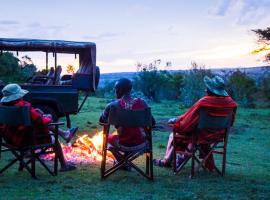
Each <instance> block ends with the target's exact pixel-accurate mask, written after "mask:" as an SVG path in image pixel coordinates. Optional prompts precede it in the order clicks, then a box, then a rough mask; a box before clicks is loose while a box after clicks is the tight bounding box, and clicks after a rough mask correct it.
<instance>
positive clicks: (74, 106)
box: [0, 38, 100, 127]
mask: <svg viewBox="0 0 270 200" xmlns="http://www.w3.org/2000/svg"><path fill="white" fill-rule="evenodd" d="M4 51H15V52H17V55H18V52H20V51H41V52H45V55H46V72H48V73H50V72H49V71H48V54H49V53H52V54H53V56H54V70H53V71H54V72H53V73H51V74H47V75H44V76H34V77H32V78H31V79H30V80H29V81H28V82H27V83H24V84H21V87H22V88H24V89H26V90H28V91H29V93H28V94H27V95H26V96H25V99H26V100H27V101H29V102H31V103H32V105H33V106H34V107H36V108H40V109H41V110H43V111H44V112H45V113H49V114H51V115H52V116H53V118H54V119H55V120H57V119H58V118H60V117H66V120H67V126H68V127H70V126H71V122H70V115H71V114H77V113H79V112H80V110H81V109H82V107H83V105H84V103H85V101H86V100H87V98H88V97H89V95H90V93H91V92H95V90H96V88H97V86H98V82H99V76H100V71H99V68H98V67H97V66H96V44H95V43H91V42H72V41H62V40H36V39H11V38H9V39H7V38H0V56H1V55H2V54H3V52H4ZM57 53H67V54H75V59H76V57H77V55H79V69H78V71H77V72H76V73H74V74H73V75H63V76H62V78H61V79H60V80H58V75H59V76H60V74H57V73H56V72H57ZM58 72H59V71H58ZM60 73H61V72H60ZM3 87H4V85H0V89H1V90H2V88H3ZM79 93H80V94H81V93H82V94H84V98H83V100H82V102H81V103H80V105H79Z"/></svg>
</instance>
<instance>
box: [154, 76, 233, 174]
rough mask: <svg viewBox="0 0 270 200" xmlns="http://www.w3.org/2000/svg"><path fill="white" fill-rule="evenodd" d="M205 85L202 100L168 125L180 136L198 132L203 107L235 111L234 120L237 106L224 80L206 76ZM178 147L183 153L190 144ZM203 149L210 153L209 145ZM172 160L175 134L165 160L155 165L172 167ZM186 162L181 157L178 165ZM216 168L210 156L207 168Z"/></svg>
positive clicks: (204, 134)
mask: <svg viewBox="0 0 270 200" xmlns="http://www.w3.org/2000/svg"><path fill="white" fill-rule="evenodd" d="M204 83H205V86H206V95H205V96H204V97H203V98H201V99H200V100H198V101H197V102H196V103H195V104H194V105H193V106H192V107H191V108H190V109H189V110H188V111H187V112H186V113H184V114H183V115H181V116H180V117H178V118H174V119H170V120H169V122H168V123H171V124H173V129H174V131H176V132H177V133H178V134H181V135H186V136H191V134H192V133H193V132H194V131H196V127H197V125H198V121H199V112H198V111H199V109H200V108H201V107H205V108H209V109H211V108H220V109H221V112H224V111H222V109H224V110H226V112H230V111H233V119H234V115H235V113H236V108H237V105H236V103H235V102H234V100H233V99H232V98H231V97H230V96H229V95H228V93H227V92H226V91H225V83H224V80H223V79H222V78H221V77H219V76H215V77H214V78H212V79H210V78H209V77H207V76H206V77H204ZM222 133H224V131H221V133H220V135H221V134H222ZM217 134H219V133H214V134H213V132H204V133H200V139H203V137H211V136H213V135H217ZM177 145H178V146H179V148H181V150H183V151H184V150H185V149H186V148H187V147H188V144H186V143H181V142H179V143H177ZM201 149H202V151H204V153H207V152H209V146H208V145H202V146H201ZM202 154H203V153H202V152H201V157H203V156H204V155H202ZM172 159H173V134H170V137H169V140H168V144H167V149H166V153H165V156H164V159H154V164H155V165H156V166H160V167H170V166H171V161H172ZM184 160H185V157H184V156H182V157H179V158H178V161H177V165H180V164H181V163H182V162H183V161H184ZM214 166H215V165H214V159H213V156H210V157H209V158H208V159H207V160H206V163H205V167H206V168H208V169H209V171H213V170H214Z"/></svg>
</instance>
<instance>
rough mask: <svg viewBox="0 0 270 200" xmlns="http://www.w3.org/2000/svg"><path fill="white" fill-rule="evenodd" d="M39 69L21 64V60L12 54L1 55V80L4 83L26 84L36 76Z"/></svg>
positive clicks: (31, 65) (32, 65)
mask: <svg viewBox="0 0 270 200" xmlns="http://www.w3.org/2000/svg"><path fill="white" fill-rule="evenodd" d="M36 70H37V68H36V66H35V65H34V64H32V63H31V64H26V63H25V62H23V64H20V60H19V59H18V58H16V57H15V56H14V55H13V54H12V53H9V52H5V53H3V54H2V55H0V80H2V81H3V82H4V83H10V82H19V83H20V82H25V81H26V80H27V79H28V78H30V77H31V76H33V75H34V73H35V72H36Z"/></svg>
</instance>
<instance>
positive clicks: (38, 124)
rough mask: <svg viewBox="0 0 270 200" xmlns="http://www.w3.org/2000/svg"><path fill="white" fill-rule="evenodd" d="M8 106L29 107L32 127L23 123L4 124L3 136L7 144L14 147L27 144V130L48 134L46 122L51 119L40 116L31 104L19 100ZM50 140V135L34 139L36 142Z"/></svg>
mask: <svg viewBox="0 0 270 200" xmlns="http://www.w3.org/2000/svg"><path fill="white" fill-rule="evenodd" d="M8 106H28V107H30V117H31V121H32V124H33V127H26V126H24V125H20V126H17V127H10V126H4V127H5V128H4V131H3V133H2V134H3V136H4V138H5V140H6V141H7V143H8V144H10V145H12V146H14V147H23V146H25V145H29V142H30V138H29V131H32V130H33V131H34V134H39V135H48V133H49V129H48V126H47V125H48V124H49V123H50V122H52V120H51V119H50V118H48V117H44V116H42V115H41V114H40V113H39V112H38V111H36V110H35V108H33V107H32V106H31V104H30V103H29V102H27V101H24V100H19V101H17V102H16V103H14V104H13V105H10V104H9V105H8ZM48 142H50V136H49V135H48V137H44V138H39V139H37V140H36V141H35V143H36V144H43V143H48Z"/></svg>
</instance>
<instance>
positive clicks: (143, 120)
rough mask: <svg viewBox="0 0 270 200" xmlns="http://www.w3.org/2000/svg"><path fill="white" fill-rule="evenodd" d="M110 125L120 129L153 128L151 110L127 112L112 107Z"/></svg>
mask: <svg viewBox="0 0 270 200" xmlns="http://www.w3.org/2000/svg"><path fill="white" fill-rule="evenodd" d="M108 123H109V124H111V125H115V126H120V127H131V128H132V127H147V126H149V127H150V126H152V115H151V108H145V109H142V110H125V109H123V108H120V107H118V106H112V107H111V109H110V113H109V119H108Z"/></svg>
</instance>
